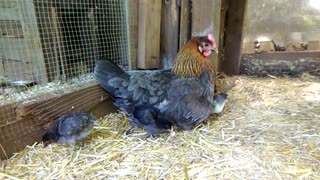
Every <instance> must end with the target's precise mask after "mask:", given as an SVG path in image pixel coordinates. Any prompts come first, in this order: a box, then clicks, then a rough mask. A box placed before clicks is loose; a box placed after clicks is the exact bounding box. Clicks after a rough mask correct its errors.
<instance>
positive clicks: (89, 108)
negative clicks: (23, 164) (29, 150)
mask: <svg viewBox="0 0 320 180" xmlns="http://www.w3.org/2000/svg"><path fill="white" fill-rule="evenodd" d="M79 111H81V112H88V113H92V114H93V115H95V116H97V117H98V118H99V117H103V116H105V115H106V114H108V113H110V112H115V111H116V108H115V107H114V106H113V105H112V99H111V98H110V96H109V95H108V94H107V93H106V92H105V91H104V90H102V88H101V87H100V86H99V85H92V86H89V87H86V88H82V89H79V90H75V91H72V92H68V93H64V94H62V95H56V96H54V97H50V98H46V99H41V100H38V101H33V102H28V103H22V102H21V103H17V102H15V103H10V104H7V105H2V106H0V118H1V119H0V132H1V134H0V145H1V146H2V147H3V148H4V149H5V153H3V152H2V150H1V149H0V159H5V158H6V155H7V156H8V157H10V156H11V155H12V154H13V153H14V152H17V151H20V150H22V149H23V148H24V147H25V146H26V145H32V144H33V143H34V142H36V141H38V142H39V141H40V140H41V135H42V134H43V132H44V131H45V129H46V128H47V127H49V126H50V125H52V123H53V122H55V121H56V120H57V119H58V118H59V117H60V116H61V115H63V114H66V113H71V112H79ZM5 154H6V155H5Z"/></svg>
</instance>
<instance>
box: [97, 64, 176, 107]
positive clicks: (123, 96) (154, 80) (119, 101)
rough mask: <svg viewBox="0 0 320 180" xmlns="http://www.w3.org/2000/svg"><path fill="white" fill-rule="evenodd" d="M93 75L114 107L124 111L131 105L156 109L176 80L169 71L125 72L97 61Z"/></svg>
mask: <svg viewBox="0 0 320 180" xmlns="http://www.w3.org/2000/svg"><path fill="white" fill-rule="evenodd" d="M113 66H114V67H113ZM94 75H95V78H96V79H97V80H98V82H99V84H100V85H101V86H102V87H103V88H104V89H105V90H106V91H107V92H109V93H110V94H111V95H112V96H113V97H114V98H115V105H116V106H117V107H119V108H122V110H124V111H126V109H125V107H127V106H131V105H148V106H154V107H158V106H159V104H160V103H161V102H163V101H164V99H165V98H166V97H167V90H168V89H169V87H170V86H171V81H172V80H174V79H176V78H177V77H176V76H175V75H174V74H173V73H172V72H171V71H170V70H153V71H151V70H139V71H138V70H137V71H126V72H125V71H122V70H121V69H119V67H117V66H116V65H115V64H113V63H110V62H108V61H98V62H97V64H96V67H95V72H94Z"/></svg>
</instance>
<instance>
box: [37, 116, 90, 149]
mask: <svg viewBox="0 0 320 180" xmlns="http://www.w3.org/2000/svg"><path fill="white" fill-rule="evenodd" d="M95 120H96V117H94V116H91V115H89V114H87V113H81V112H76V113H71V114H67V115H64V116H62V117H60V118H59V119H58V121H57V122H56V123H55V124H54V125H53V127H51V128H50V129H48V130H47V132H46V133H45V134H44V135H43V136H42V141H43V143H44V145H45V146H47V145H48V144H50V143H59V144H70V145H72V146H75V144H76V143H77V142H78V141H80V140H83V139H84V138H85V137H86V136H87V135H88V134H90V132H91V130H92V128H93V125H94V121H95Z"/></svg>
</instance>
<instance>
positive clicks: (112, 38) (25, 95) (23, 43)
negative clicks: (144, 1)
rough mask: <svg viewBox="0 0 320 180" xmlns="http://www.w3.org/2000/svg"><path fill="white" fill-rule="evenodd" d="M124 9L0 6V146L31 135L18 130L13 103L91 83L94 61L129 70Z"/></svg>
mask: <svg viewBox="0 0 320 180" xmlns="http://www.w3.org/2000/svg"><path fill="white" fill-rule="evenodd" d="M127 3H128V2H127V1H126V0H0V132H1V133H0V144H1V142H3V141H5V140H6V141H7V140H8V137H4V136H1V134H6V135H8V134H9V137H10V136H11V135H10V133H9V132H12V134H14V133H20V134H21V133H22V134H24V133H30V132H32V131H34V129H24V127H22V126H25V125H22V124H23V123H22V122H20V124H21V127H20V126H19V127H18V125H17V122H16V121H19V120H17V119H16V118H15V117H16V114H15V113H16V112H15V109H14V108H15V105H16V104H14V103H21V102H22V101H25V100H28V101H30V100H35V99H37V98H38V99H39V98H43V97H46V98H47V97H48V96H50V95H46V94H48V93H56V94H57V92H59V93H63V92H64V90H65V89H68V90H70V89H76V88H81V87H83V86H86V85H88V84H90V83H91V84H92V83H95V82H94V80H93V78H92V72H93V68H94V65H95V61H96V60H99V59H106V60H111V61H113V62H115V63H117V64H119V65H120V66H121V67H123V68H125V69H128V68H130V67H129V65H130V63H129V62H130V56H129V54H130V53H129V46H130V44H129V34H130V32H129V30H128V26H129V22H128V21H129V20H128V18H129V17H130V15H128V5H127ZM129 8H130V7H129ZM54 105H55V104H52V106H54ZM57 108H58V107H57ZM24 123H32V121H29V122H24ZM10 124H11V126H12V127H11V126H10ZM3 132H6V133H3ZM11 137H12V136H11ZM9 139H10V138H9Z"/></svg>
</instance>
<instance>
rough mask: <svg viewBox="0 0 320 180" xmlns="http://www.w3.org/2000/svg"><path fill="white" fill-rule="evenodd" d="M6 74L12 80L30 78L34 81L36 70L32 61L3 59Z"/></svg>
mask: <svg viewBox="0 0 320 180" xmlns="http://www.w3.org/2000/svg"><path fill="white" fill-rule="evenodd" d="M3 67H4V76H7V77H9V79H10V80H29V81H34V75H35V74H34V71H33V67H32V64H31V63H27V62H21V61H14V60H3Z"/></svg>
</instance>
